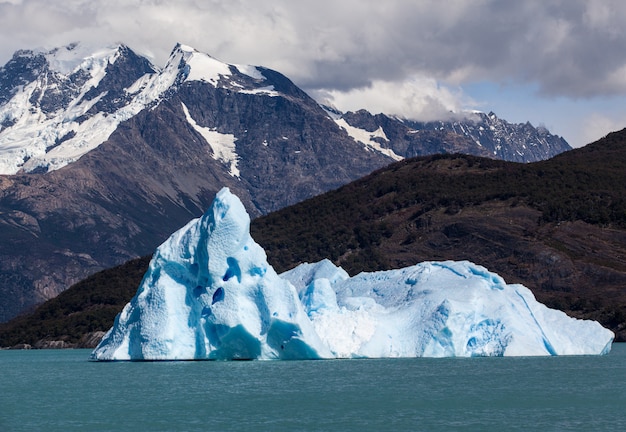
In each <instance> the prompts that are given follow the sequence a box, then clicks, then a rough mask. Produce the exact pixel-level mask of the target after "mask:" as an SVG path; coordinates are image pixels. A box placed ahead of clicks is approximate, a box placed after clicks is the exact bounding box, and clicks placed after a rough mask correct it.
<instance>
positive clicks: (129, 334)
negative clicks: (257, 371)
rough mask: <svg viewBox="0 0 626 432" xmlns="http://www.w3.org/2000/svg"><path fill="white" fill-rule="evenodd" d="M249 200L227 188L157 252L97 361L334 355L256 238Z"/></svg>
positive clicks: (95, 355) (99, 349)
mask: <svg viewBox="0 0 626 432" xmlns="http://www.w3.org/2000/svg"><path fill="white" fill-rule="evenodd" d="M249 225H250V218H249V216H248V214H247V212H246V211H245V208H244V206H243V204H242V203H241V201H240V200H239V199H238V198H237V197H236V196H234V195H233V194H232V193H231V192H230V191H229V190H228V189H227V188H224V189H222V190H221V191H220V192H219V193H218V194H217V196H216V197H215V200H214V201H213V204H212V205H211V208H209V210H208V211H207V212H206V213H205V214H204V215H203V216H202V217H201V218H199V219H194V220H192V221H191V222H189V223H188V224H187V225H186V226H185V227H183V228H181V229H180V230H179V231H177V232H175V233H174V234H172V236H171V237H170V238H169V239H168V240H167V241H166V242H165V243H163V244H162V245H161V246H159V248H158V249H157V251H156V252H155V254H154V256H153V258H152V261H151V262H150V266H149V269H148V271H147V273H146V275H145V276H144V279H143V281H142V283H141V285H140V287H139V290H138V292H137V294H136V295H135V297H134V298H133V299H132V300H131V302H130V303H129V304H128V305H126V307H125V308H124V310H123V311H122V312H121V314H120V315H119V316H118V317H117V318H116V320H115V324H114V326H113V328H112V329H111V330H110V331H109V332H108V333H107V334H106V335H105V336H104V338H103V340H102V342H101V343H100V345H99V346H98V347H97V348H96V349H95V350H94V352H93V353H92V358H93V359H96V360H182V359H185V360H187V359H216V360H220V359H223V360H229V359H299V358H322V357H330V356H331V354H330V352H329V351H328V349H327V348H326V347H325V346H324V345H323V344H322V343H321V341H320V339H319V337H317V335H316V333H315V331H314V330H313V326H312V324H311V322H310V320H309V319H308V317H307V315H306V313H305V312H304V309H303V308H302V306H301V303H300V301H299V298H298V294H297V292H296V290H295V288H294V287H293V285H291V284H290V283H289V282H287V281H286V280H283V279H281V278H280V277H279V276H278V275H277V274H276V272H275V271H274V269H273V268H272V267H271V266H270V265H269V264H268V263H267V260H266V256H265V252H264V250H263V249H262V248H261V247H260V246H259V245H258V244H256V243H255V242H254V240H252V237H251V236H250V233H249Z"/></svg>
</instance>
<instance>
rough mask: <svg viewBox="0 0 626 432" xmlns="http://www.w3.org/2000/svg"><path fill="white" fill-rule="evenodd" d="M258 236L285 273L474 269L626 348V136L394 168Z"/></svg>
mask: <svg viewBox="0 0 626 432" xmlns="http://www.w3.org/2000/svg"><path fill="white" fill-rule="evenodd" d="M252 236H253V238H254V239H255V240H256V241H257V242H258V243H259V244H261V246H263V247H264V248H265V250H266V252H267V255H268V259H269V262H270V263H271V264H272V265H274V267H275V268H276V270H277V271H279V272H280V271H283V270H286V269H289V268H291V267H293V266H295V265H297V264H298V263H301V262H314V261H317V260H320V259H322V258H330V259H332V260H333V261H334V262H335V263H337V264H339V265H341V266H343V267H344V268H345V269H346V270H347V271H348V272H349V273H351V274H355V273H357V272H360V271H371V270H381V269H390V268H398V267H403V266H408V265H412V264H415V263H417V262H421V261H427V260H470V261H473V262H475V263H477V264H480V265H483V266H485V267H487V268H488V269H489V270H491V271H494V272H497V273H499V274H500V275H502V276H503V277H504V278H505V280H506V281H507V282H509V283H522V284H524V285H526V286H527V287H529V288H530V289H531V290H532V291H533V292H534V293H535V295H536V297H537V298H538V299H539V300H540V301H542V302H544V303H546V304H547V305H549V306H551V307H555V308H559V309H562V310H564V311H565V312H567V313H568V314H570V315H572V316H576V317H580V318H591V319H596V320H598V321H600V322H601V323H602V324H604V325H605V326H607V327H609V328H611V329H612V330H614V331H615V332H616V333H617V335H618V338H617V340H621V341H626V129H625V130H623V131H620V132H616V133H612V134H610V135H608V136H607V137H606V138H604V139H602V140H600V141H598V142H596V143H593V144H590V145H588V146H586V147H584V148H581V149H576V150H572V151H570V152H567V153H564V154H561V155H559V156H557V157H555V158H553V159H551V160H549V161H544V162H537V163H532V164H517V163H509V162H502V161H495V160H491V159H483V158H477V157H472V156H463V155H438V156H430V157H423V158H417V159H411V160H405V161H402V162H398V163H395V164H393V165H390V166H389V167H387V168H384V169H381V170H379V171H376V172H374V173H373V174H371V175H369V176H367V177H365V178H363V179H361V180H358V181H356V182H353V183H350V184H348V185H346V186H344V187H341V188H340V189H337V190H335V191H332V192H328V193H326V194H323V195H320V196H318V197H315V198H312V199H310V200H307V201H304V202H302V203H299V204H297V205H294V206H291V207H288V208H285V209H283V210H280V211H277V212H274V213H271V214H269V215H267V216H263V217H261V218H258V219H256V220H254V221H253V223H252ZM120 270H121V271H127V270H123V267H120V268H119V269H118V270H116V271H115V272H117V271H120ZM107 272H111V270H109V271H107ZM115 272H113V274H115ZM105 274H106V275H107V276H106V277H112V276H110V275H111V273H105ZM87 285H88V284H87ZM134 288H135V289H136V286H135V287H134ZM105 289H109V288H108V286H107V288H105ZM78 290H82V291H83V292H85V293H86V292H87V291H88V288H87V287H86V286H85V285H82V286H80V287H79V286H76V287H74V288H72V289H70V292H72V291H78ZM129 292H134V289H131V290H130V291H129ZM76 295H79V294H76ZM123 303H124V302H120V303H119V305H118V306H117V307H118V309H119V310H121V307H122V306H123ZM89 307H90V308H93V307H94V306H93V305H91V306H89ZM111 323H112V318H111V322H109V323H108V325H110V324H111ZM11 325H12V323H8V324H5V325H3V326H2V327H0V345H4V346H7V345H14V344H16V343H19V342H28V343H33V342H34V339H26V338H25V337H24V338H23V339H19V338H15V337H10V338H9V337H8V336H7V335H8V334H9V331H8V329H9V328H12V327H11ZM50 325H51V324H49V325H48V326H50ZM106 327H107V326H106V325H103V327H102V328H103V329H106ZM13 328H14V327H13ZM91 330H93V327H92V328H91ZM69 332H70V330H67V331H66V333H69ZM11 334H13V335H15V334H16V331H15V330H13V331H12V333H11ZM63 335H64V333H63V332H60V333H57V334H56V336H54V337H57V338H60V337H62V336H63Z"/></svg>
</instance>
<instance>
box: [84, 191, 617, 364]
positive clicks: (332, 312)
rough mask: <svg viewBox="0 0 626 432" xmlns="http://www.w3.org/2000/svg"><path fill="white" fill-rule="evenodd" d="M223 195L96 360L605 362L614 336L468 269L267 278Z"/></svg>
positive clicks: (312, 268) (231, 198) (301, 270)
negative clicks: (533, 358)
mask: <svg viewBox="0 0 626 432" xmlns="http://www.w3.org/2000/svg"><path fill="white" fill-rule="evenodd" d="M249 227H250V217H249V216H248V214H247V212H246V210H245V208H244V206H243V204H242V203H241V201H240V200H239V199H238V198H237V197H236V196H235V195H233V194H232V193H231V192H230V191H229V190H228V189H227V188H224V189H222V190H221V191H219V192H218V194H217V195H216V197H215V200H214V201H213V204H212V205H211V207H210V208H209V210H208V211H207V212H206V213H205V214H204V215H203V216H202V217H200V218H198V219H194V220H192V221H190V222H189V223H188V224H187V225H186V226H184V227H183V228H181V229H180V230H178V231H177V232H175V233H174V234H172V235H171V236H170V238H169V239H168V240H167V241H165V242H164V243H163V244H162V245H161V246H159V248H158V249H157V250H156V252H155V254H154V256H153V258H152V261H151V262H150V266H149V269H148V271H147V272H146V274H145V276H144V279H143V281H142V282H141V285H140V286H139V289H138V291H137V294H136V295H135V297H133V299H132V300H131V301H130V302H129V303H128V304H127V305H126V306H125V307H124V309H123V311H122V312H121V313H120V314H119V315H118V317H117V318H116V320H115V323H114V325H113V327H112V328H111V329H110V330H109V332H108V333H107V334H106V335H105V336H104V338H103V339H102V341H101V342H100V344H99V345H98V347H97V348H96V349H95V350H94V351H93V353H92V355H91V358H92V359H94V360H183V359H184V360H192V359H211V360H230V359H317V358H351V357H420V356H424V357H447V356H464V357H467V356H504V355H507V356H510V355H520V356H521V355H564V354H565V355H572V354H606V353H608V351H609V350H610V347H611V342H612V340H613V337H614V335H613V333H612V332H611V331H609V330H607V329H605V328H603V327H602V326H600V324H598V323H597V322H594V321H583V320H576V319H573V318H570V317H568V316H567V315H565V314H564V313H563V312H560V311H556V310H552V309H549V308H547V307H546V306H544V305H542V304H540V303H538V302H537V301H536V300H535V298H534V296H533V295H532V293H531V292H530V290H528V289H527V288H525V287H524V286H522V285H508V284H506V282H505V281H504V280H503V279H502V278H501V277H500V276H498V275H497V274H494V273H491V272H489V271H488V270H487V269H485V268H484V267H481V266H479V265H476V264H473V263H471V262H468V261H460V262H453V261H445V262H424V263H420V264H417V265H414V266H411V267H407V268H404V269H399V270H389V271H381V272H374V273H360V274H359V275H356V276H354V277H350V276H349V275H348V274H347V273H346V272H345V271H344V270H343V269H341V268H340V267H337V266H335V265H334V264H333V263H332V262H330V261H329V260H322V261H320V262H318V263H313V264H309V263H305V264H301V265H299V266H298V267H296V268H294V269H292V270H290V271H288V272H285V273H283V274H282V275H278V274H276V272H275V270H274V269H273V268H272V266H270V265H269V264H268V262H267V258H266V254H265V251H264V250H263V249H262V248H261V246H259V245H258V244H257V243H256V242H255V241H254V240H253V239H252V237H251V236H250V231H249Z"/></svg>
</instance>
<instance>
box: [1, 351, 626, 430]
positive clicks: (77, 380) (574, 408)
mask: <svg viewBox="0 0 626 432" xmlns="http://www.w3.org/2000/svg"><path fill="white" fill-rule="evenodd" d="M89 354H90V351H89V350H58V351H56V350H40V351H35V350H33V351H0V370H1V371H2V372H1V373H0V430H1V431H6V432H13V431H83V430H91V431H123V430H150V431H196V430H197V431H241V430H252V431H327V430H341V431H352V430H354V431H380V430H389V431H419V430H425V431H437V430H442V431H443V430H446V431H448V430H467V431H470V430H472V431H473V430H480V431H489V430H493V431H502V430H525V431H526V430H542V431H552V430H554V431H557V430H558V431H568V430H570V431H581V430H594V431H616V430H626V409H624V407H626V344H623V343H621V344H614V345H613V349H612V350H611V353H610V354H608V355H606V356H565V357H500V358H439V359H428V358H409V359H367V360H365V359H363V360H313V361H312V360H309V361H238V362H232V361H231V362H226V361H186V362H105V363H101V362H90V361H88V357H89Z"/></svg>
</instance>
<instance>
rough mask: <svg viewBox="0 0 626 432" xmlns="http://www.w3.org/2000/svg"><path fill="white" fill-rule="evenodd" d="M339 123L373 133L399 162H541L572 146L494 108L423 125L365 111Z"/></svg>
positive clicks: (544, 130)
mask: <svg viewBox="0 0 626 432" xmlns="http://www.w3.org/2000/svg"><path fill="white" fill-rule="evenodd" d="M337 121H338V123H339V124H340V125H342V126H344V127H346V129H347V130H348V131H350V130H351V128H356V132H357V133H358V132H359V131H363V130H366V131H371V132H372V133H371V135H372V137H371V140H372V141H375V142H378V143H379V144H380V145H387V146H388V147H389V149H390V150H391V151H393V154H394V155H401V156H400V157H398V158H397V159H398V160H400V159H402V158H404V157H414V156H425V155H429V154H436V153H463V154H471V155H475V156H482V157H488V158H493V159H501V160H506V161H512V162H537V161H540V160H546V159H550V158H551V157H553V156H556V155H557V154H559V153H562V152H564V151H567V150H571V147H570V146H569V144H568V143H567V142H566V141H565V140H564V139H563V138H561V137H559V136H557V135H552V134H551V133H550V132H548V130H547V129H545V128H543V127H537V128H536V127H534V126H533V125H531V124H530V123H528V122H527V123H523V124H512V123H509V122H507V121H506V120H504V119H500V118H498V116H496V115H495V114H494V113H493V112H490V113H489V114H485V113H481V112H473V113H468V114H467V115H466V116H464V117H460V118H457V119H452V120H447V121H437V122H427V123H424V122H415V121H410V120H406V119H398V118H393V117H389V116H387V115H385V114H377V115H372V114H370V113H369V112H367V111H365V110H361V111H358V112H355V113H353V112H349V113H345V114H340V117H339V118H338V120H337ZM343 122H345V123H343ZM357 136H358V135H357Z"/></svg>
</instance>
